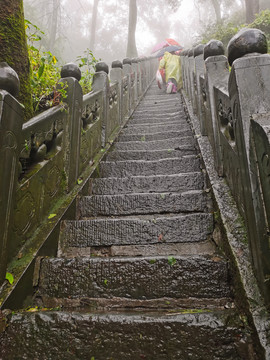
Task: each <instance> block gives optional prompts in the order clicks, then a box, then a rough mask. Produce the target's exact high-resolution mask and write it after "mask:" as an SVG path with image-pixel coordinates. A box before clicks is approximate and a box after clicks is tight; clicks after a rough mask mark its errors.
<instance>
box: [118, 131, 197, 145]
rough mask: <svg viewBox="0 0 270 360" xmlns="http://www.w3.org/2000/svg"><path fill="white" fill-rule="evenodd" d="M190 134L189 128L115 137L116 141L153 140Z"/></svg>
mask: <svg viewBox="0 0 270 360" xmlns="http://www.w3.org/2000/svg"><path fill="white" fill-rule="evenodd" d="M186 136H192V131H191V130H190V129H186V130H180V131H176V130H174V131H171V132H169V131H165V132H157V133H152V134H146V133H145V134H144V133H141V134H136V135H135V134H130V135H125V134H123V135H122V134H120V136H119V138H118V139H117V141H118V142H125V141H153V140H165V139H170V138H176V137H186Z"/></svg>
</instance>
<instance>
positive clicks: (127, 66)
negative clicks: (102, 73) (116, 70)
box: [123, 58, 132, 116]
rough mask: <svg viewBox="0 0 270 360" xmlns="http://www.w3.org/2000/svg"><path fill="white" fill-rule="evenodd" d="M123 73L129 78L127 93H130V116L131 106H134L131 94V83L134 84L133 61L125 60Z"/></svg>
mask: <svg viewBox="0 0 270 360" xmlns="http://www.w3.org/2000/svg"><path fill="white" fill-rule="evenodd" d="M123 71H124V75H125V76H128V86H127V93H128V95H127V96H128V114H126V115H127V116H129V115H130V112H131V104H132V94H131V83H132V66H131V59H129V58H125V59H124V60H123Z"/></svg>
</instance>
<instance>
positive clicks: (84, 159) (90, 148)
mask: <svg viewBox="0 0 270 360" xmlns="http://www.w3.org/2000/svg"><path fill="white" fill-rule="evenodd" d="M101 106H102V91H98V92H91V93H89V94H87V95H84V97H83V108H82V120H81V121H82V130H81V149H80V174H81V173H82V172H83V171H84V170H85V169H86V167H87V166H89V164H92V163H93V161H94V158H95V156H96V155H97V153H98V152H99V150H100V149H101V145H102V141H101V130H102V119H101Z"/></svg>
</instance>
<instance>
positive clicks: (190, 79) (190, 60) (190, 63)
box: [188, 49, 195, 109]
mask: <svg viewBox="0 0 270 360" xmlns="http://www.w3.org/2000/svg"><path fill="white" fill-rule="evenodd" d="M193 54H194V52H193V49H190V50H189V52H188V85H189V86H188V95H189V99H190V101H191V103H192V107H193V109H194V106H193V105H194V65H195V64H194V56H193Z"/></svg>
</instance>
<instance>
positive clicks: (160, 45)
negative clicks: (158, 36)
mask: <svg viewBox="0 0 270 360" xmlns="http://www.w3.org/2000/svg"><path fill="white" fill-rule="evenodd" d="M170 45H176V46H180V44H179V43H178V42H177V41H175V40H174V39H166V40H165V41H162V42H161V43H158V44H157V45H155V46H154V47H153V49H152V51H151V53H152V54H153V53H155V52H157V51H159V50H161V49H163V48H165V47H167V46H170Z"/></svg>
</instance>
